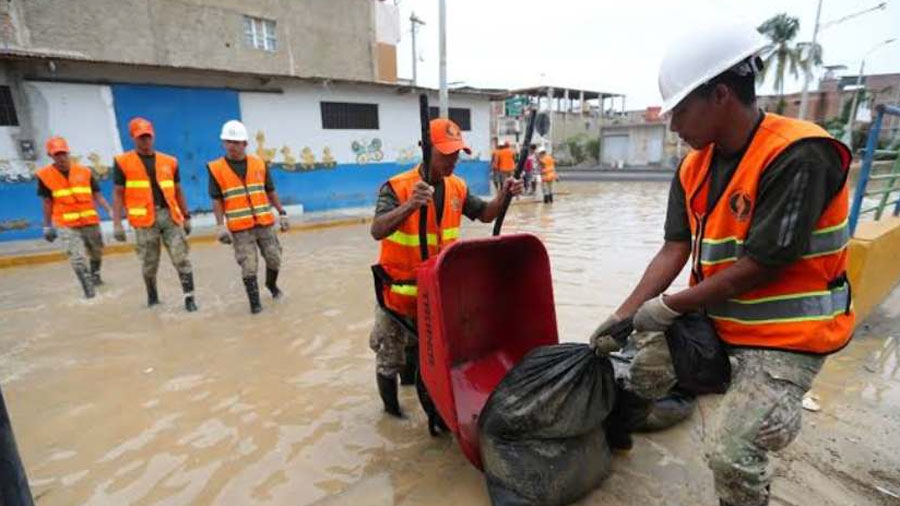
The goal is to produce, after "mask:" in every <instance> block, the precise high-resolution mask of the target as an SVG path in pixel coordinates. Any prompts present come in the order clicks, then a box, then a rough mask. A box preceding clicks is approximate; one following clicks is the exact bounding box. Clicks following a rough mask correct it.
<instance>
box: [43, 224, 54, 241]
mask: <svg viewBox="0 0 900 506" xmlns="http://www.w3.org/2000/svg"><path fill="white" fill-rule="evenodd" d="M44 239H46V240H47V242H53V241H55V240H56V229H55V228H53V227H44Z"/></svg>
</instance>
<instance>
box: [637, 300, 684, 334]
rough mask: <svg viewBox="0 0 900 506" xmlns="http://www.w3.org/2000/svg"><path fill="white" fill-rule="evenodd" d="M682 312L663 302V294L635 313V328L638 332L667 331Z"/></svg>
mask: <svg viewBox="0 0 900 506" xmlns="http://www.w3.org/2000/svg"><path fill="white" fill-rule="evenodd" d="M679 316H681V313H679V312H677V311H675V310H674V309H672V308H670V307H669V306H667V305H666V303H665V302H663V296H662V295H660V296H659V297H656V298H653V299H650V300H648V301H647V302H645V303H644V304H643V305H641V307H640V308H638V310H637V313H635V314H634V330H636V331H637V332H665V331H666V330H667V329H668V328H669V327H670V326H672V324H673V323H674V322H675V319H676V318H678V317H679Z"/></svg>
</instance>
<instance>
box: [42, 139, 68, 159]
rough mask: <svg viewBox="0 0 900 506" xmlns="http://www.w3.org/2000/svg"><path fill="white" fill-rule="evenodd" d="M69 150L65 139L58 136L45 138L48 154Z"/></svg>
mask: <svg viewBox="0 0 900 506" xmlns="http://www.w3.org/2000/svg"><path fill="white" fill-rule="evenodd" d="M62 152H66V153H68V152H69V143H68V142H66V140H65V139H63V138H62V137H59V136H54V137H50V138H49V139H47V154H48V155H50V156H53V155H55V154H56V153H62Z"/></svg>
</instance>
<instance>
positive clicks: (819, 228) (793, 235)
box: [591, 26, 854, 506]
mask: <svg viewBox="0 0 900 506" xmlns="http://www.w3.org/2000/svg"><path fill="white" fill-rule="evenodd" d="M765 45H766V41H765V40H763V39H762V38H761V37H760V36H759V34H758V33H757V32H756V30H754V29H753V28H752V27H743V26H721V27H710V28H701V29H694V31H693V32H692V34H691V35H690V36H688V37H687V38H686V39H684V40H683V41H681V42H680V43H679V44H678V45H676V46H674V47H673V48H672V49H671V50H670V52H669V54H668V55H667V56H666V58H665V59H664V60H663V64H662V68H661V70H660V77H659V85H660V91H661V92H662V95H663V99H664V106H663V110H664V112H667V113H671V129H672V130H673V131H674V132H676V133H678V135H679V136H680V137H681V138H682V139H684V140H685V141H686V142H687V143H688V144H689V145H690V146H691V147H692V148H693V151H691V152H690V153H688V154H687V155H686V156H685V158H684V159H683V160H682V162H681V164H680V166H679V169H678V173H677V174H676V176H675V178H674V180H673V182H672V186H671V190H670V193H669V206H668V212H667V215H666V225H665V243H664V245H663V246H662V248H661V249H660V251H659V252H658V253H657V255H656V257H655V258H654V259H653V261H651V263H650V265H649V266H648V267H647V270H646V271H645V273H644V275H643V277H642V278H641V281H640V282H639V283H638V285H637V287H636V288H635V289H634V290H633V292H632V293H631V295H630V296H629V297H628V298H627V299H626V300H625V302H623V303H622V305H621V306H620V307H619V308H618V309H617V310H616V311H615V313H614V314H613V315H611V316H610V317H609V318H607V320H606V321H605V322H603V323H602V324H601V325H600V326H599V327H598V328H597V330H596V331H595V332H594V334H593V335H592V336H591V345H592V346H593V347H594V349H595V350H597V352H598V353H600V354H605V353H609V352H610V351H612V350H615V349H618V348H619V347H620V346H621V344H622V343H621V339H617V338H616V337H617V336H616V335H615V334H616V331H615V330H614V329H617V328H619V327H620V325H619V324H620V322H622V321H623V320H625V319H626V318H633V324H634V329H635V330H636V331H637V333H636V334H635V336H634V337H633V338H632V339H633V343H634V344H635V346H636V348H637V354H636V355H635V358H634V362H633V363H632V366H631V375H630V380H629V382H628V385H627V387H628V390H629V392H630V393H632V394H635V395H637V396H638V397H641V398H643V399H645V400H653V399H658V398H660V397H662V396H664V395H666V394H667V393H668V392H669V389H670V388H672V387H673V386H674V385H675V384H676V383H677V381H678V378H677V377H676V374H675V369H674V367H673V365H672V355H671V354H672V353H678V350H670V349H669V346H668V343H667V342H666V339H665V336H664V334H663V332H665V330H666V329H667V328H668V327H669V326H671V324H672V323H674V321H675V320H676V319H677V318H678V317H679V316H681V315H682V314H684V313H687V312H695V311H702V312H704V313H705V314H706V315H707V316H708V317H709V318H710V319H711V321H712V324H713V325H714V327H715V330H716V333H717V334H718V336H719V338H720V339H721V340H722V341H723V342H724V345H725V347H726V351H727V352H728V354H729V355H730V357H731V362H732V364H733V366H734V367H733V369H732V377H731V386H730V388H729V390H728V392H727V393H726V394H725V396H724V398H723V399H722V402H721V404H720V405H719V409H718V413H717V415H716V418H715V421H714V422H713V424H712V430H711V431H710V434H709V436H708V439H707V441H705V445H706V452H705V454H706V457H707V462H708V465H709V467H710V469H711V470H712V472H713V477H714V479H715V486H716V493H717V495H718V496H719V504H720V505H725V506H762V505H766V504H769V497H770V494H771V488H770V486H771V478H772V473H771V470H770V469H769V466H768V462H769V456H768V455H769V452H771V451H778V450H781V449H783V448H784V447H786V446H787V445H788V444H790V443H791V441H793V440H794V439H795V438H796V437H797V434H798V433H799V431H800V425H801V423H800V422H801V412H802V410H801V400H802V398H803V395H804V393H806V392H807V391H808V390H809V388H810V386H811V385H812V382H813V379H814V378H815V376H816V374H817V373H818V372H819V370H820V369H821V367H822V364H823V362H824V361H825V356H826V355H828V354H829V353H834V352H836V351H838V350H840V349H841V348H843V347H844V346H845V345H846V344H847V343H848V342H849V340H850V337H851V334H852V330H853V324H854V314H853V309H852V306H851V301H850V289H849V284H848V281H847V274H846V269H847V242H848V236H849V234H848V230H847V215H848V197H847V196H848V190H847V185H846V178H847V170H848V167H849V163H850V151H849V149H848V148H847V147H846V146H844V145H843V144H841V143H840V142H838V141H837V140H835V139H834V138H832V137H831V136H830V135H829V134H828V133H827V132H825V131H824V130H822V129H821V128H819V127H818V126H816V125H815V124H812V123H809V122H806V121H801V120H796V119H791V118H785V117H781V116H778V115H775V114H766V113H763V112H762V111H761V110H760V109H759V108H758V107H757V106H756V95H755V89H754V85H755V81H756V76H757V74H758V72H759V70H760V69H761V65H762V61H761V60H760V59H759V57H758V52H759V51H760V50H761V49H762V48H763V47H764V46H765ZM689 258H690V259H691V279H690V288H688V289H686V290H682V291H679V292H676V293H673V294H664V293H663V292H664V291H665V290H666V289H667V288H669V286H670V284H671V283H672V281H673V280H674V279H675V278H676V277H677V276H678V274H679V272H680V271H681V270H682V267H684V265H685V264H686V263H687V261H688V259H689ZM618 337H621V336H618Z"/></svg>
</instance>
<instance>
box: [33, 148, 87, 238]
mask: <svg viewBox="0 0 900 506" xmlns="http://www.w3.org/2000/svg"><path fill="white" fill-rule="evenodd" d="M35 175H36V176H37V177H38V179H40V181H41V183H42V184H43V185H44V187H46V188H47V189H48V190H49V191H50V199H51V204H50V206H51V218H52V220H53V223H54V224H55V225H57V226H60V227H83V226H88V225H96V224H97V223H100V217H99V215H98V214H97V211H96V210H95V209H94V200H93V189H92V188H91V180H92V178H93V175H92V172H91V169H89V168H87V167H85V166H83V165H78V164H77V163H74V162H73V163H72V164H70V166H69V170H68V171H67V172H66V173H63V172H61V171H60V170H59V169H57V168H56V167H55V166H54V165H47V166H46V167H42V168H41V169H40V170H38V171H37V173H36V174H35Z"/></svg>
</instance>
